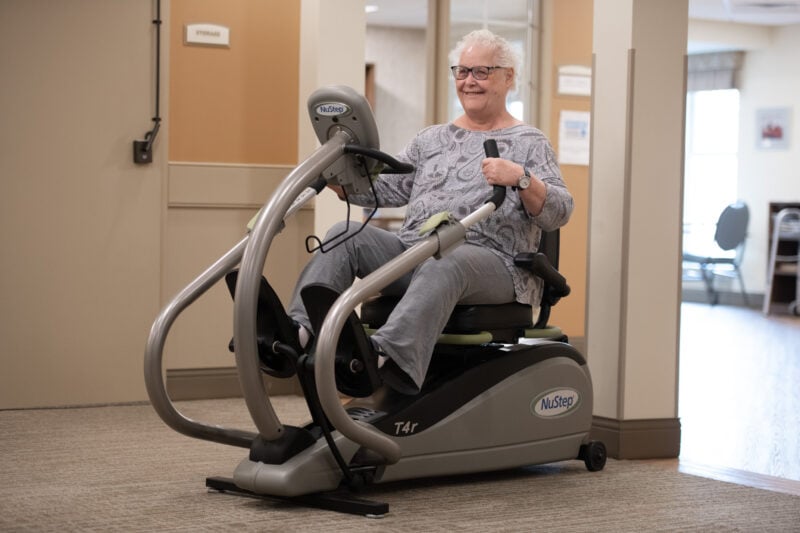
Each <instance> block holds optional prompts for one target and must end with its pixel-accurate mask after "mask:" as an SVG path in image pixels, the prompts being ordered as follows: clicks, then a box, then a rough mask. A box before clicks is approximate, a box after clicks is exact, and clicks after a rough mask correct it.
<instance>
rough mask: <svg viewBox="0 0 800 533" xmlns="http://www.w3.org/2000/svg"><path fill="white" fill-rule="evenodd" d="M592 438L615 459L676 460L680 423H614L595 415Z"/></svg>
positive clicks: (671, 420)
mask: <svg viewBox="0 0 800 533" xmlns="http://www.w3.org/2000/svg"><path fill="white" fill-rule="evenodd" d="M591 436H592V438H593V439H596V440H600V441H602V442H603V444H605V445H606V450H607V452H608V456H609V457H613V458H615V459H663V458H668V457H678V455H679V454H680V450H681V423H680V420H679V419H677V418H654V419H645V420H616V419H612V418H604V417H601V416H595V417H594V419H593V421H592V431H591Z"/></svg>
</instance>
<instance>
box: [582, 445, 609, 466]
mask: <svg viewBox="0 0 800 533" xmlns="http://www.w3.org/2000/svg"><path fill="white" fill-rule="evenodd" d="M578 459H583V463H584V464H585V465H586V469H587V470H589V472H598V471H600V470H602V469H603V467H604V466H606V445H605V444H603V443H602V442H600V441H599V440H593V441H590V442H589V443H588V444H584V445H582V446H581V450H580V453H579V454H578Z"/></svg>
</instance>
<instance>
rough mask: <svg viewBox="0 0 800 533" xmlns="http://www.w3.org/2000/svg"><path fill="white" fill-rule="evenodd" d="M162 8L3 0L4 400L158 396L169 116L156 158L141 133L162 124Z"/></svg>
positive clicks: (0, 365)
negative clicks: (146, 157) (141, 144)
mask: <svg viewBox="0 0 800 533" xmlns="http://www.w3.org/2000/svg"><path fill="white" fill-rule="evenodd" d="M153 18H154V13H153V5H152V3H151V2H137V1H130V0H129V1H124V2H107V1H105V0H70V1H63V2H51V1H44V0H41V1H37V0H30V1H25V2H1V3H0V65H2V77H3V82H2V84H0V176H1V178H0V248H1V249H2V252H1V253H0V273H1V275H0V293H1V294H2V300H1V302H2V303H0V306H2V307H0V309H1V312H0V316H1V318H0V343H2V344H1V345H0V369H1V370H0V408H15V407H34V406H52V405H71V404H89V403H104V402H122V401H129V400H142V399H144V398H145V393H144V380H143V377H142V354H143V349H144V343H145V340H146V338H147V332H148V329H149V326H150V322H151V321H152V319H153V317H154V315H155V313H156V311H157V309H158V291H159V269H160V265H159V262H160V245H161V242H160V231H161V214H162V211H161V207H162V198H163V196H162V175H163V172H164V170H165V163H166V151H165V144H164V142H165V139H166V135H167V132H168V127H169V126H168V124H165V125H164V127H163V128H162V130H161V134H160V135H159V136H158V138H157V140H156V143H155V152H154V159H155V162H154V163H152V164H149V165H142V166H138V165H135V164H134V163H133V161H132V142H133V140H134V139H142V138H143V136H144V133H145V132H146V131H148V130H149V129H150V128H151V126H152V121H151V118H152V117H153V111H154V105H155V101H154V98H153V93H154V90H153V88H154V85H155V81H154V76H153V58H154V53H155V52H154V42H155V39H154V35H155V33H154V31H155V30H154V25H153V23H152V20H153ZM166 30H168V28H165V35H168V31H166ZM162 102H163V100H162ZM164 109H165V107H162V110H164ZM44 429H46V428H44Z"/></svg>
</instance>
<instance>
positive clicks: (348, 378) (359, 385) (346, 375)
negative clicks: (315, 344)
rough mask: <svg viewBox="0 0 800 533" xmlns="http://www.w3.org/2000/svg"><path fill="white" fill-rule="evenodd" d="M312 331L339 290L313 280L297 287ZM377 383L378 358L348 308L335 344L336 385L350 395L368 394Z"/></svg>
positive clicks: (316, 328)
mask: <svg viewBox="0 0 800 533" xmlns="http://www.w3.org/2000/svg"><path fill="white" fill-rule="evenodd" d="M300 296H301V297H302V298H303V304H304V305H305V307H306V311H307V312H308V318H309V320H310V321H311V326H312V327H313V328H314V331H319V330H320V328H321V327H322V323H323V322H324V321H325V317H326V316H328V311H329V310H330V308H331V307H332V306H333V304H334V302H336V299H337V298H339V293H338V292H337V291H336V290H334V289H332V288H331V287H329V286H327V285H323V284H313V285H308V286H306V287H304V288H303V289H302V290H301V291H300ZM380 384H381V379H380V377H379V376H378V360H377V356H376V355H375V352H374V350H373V348H372V342H371V341H370V340H369V337H368V336H367V333H366V332H365V331H364V326H362V325H361V321H360V320H359V319H358V316H357V315H356V314H355V312H351V313H350V316H348V317H347V321H346V322H345V324H344V327H343V328H342V333H341V335H340V336H339V340H338V342H337V344H336V387H337V389H338V390H339V392H341V393H343V394H346V395H348V396H352V397H354V398H363V397H365V396H369V395H370V394H372V393H373V392H374V391H375V389H377V388H378V387H379V386H380Z"/></svg>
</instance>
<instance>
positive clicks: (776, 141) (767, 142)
mask: <svg viewBox="0 0 800 533" xmlns="http://www.w3.org/2000/svg"><path fill="white" fill-rule="evenodd" d="M791 118H792V109H791V108H789V107H773V108H765V109H758V110H756V148H760V149H762V150H786V149H788V148H789V127H790V125H791V124H790V123H791Z"/></svg>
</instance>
